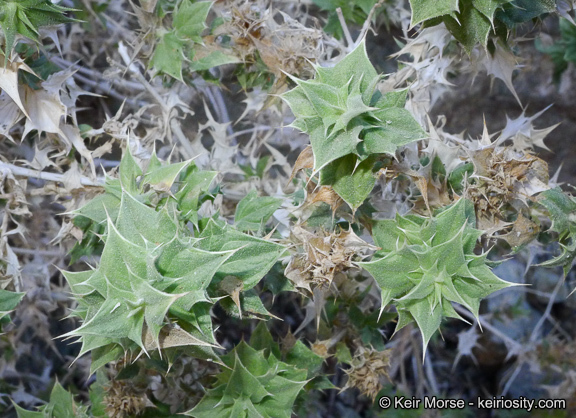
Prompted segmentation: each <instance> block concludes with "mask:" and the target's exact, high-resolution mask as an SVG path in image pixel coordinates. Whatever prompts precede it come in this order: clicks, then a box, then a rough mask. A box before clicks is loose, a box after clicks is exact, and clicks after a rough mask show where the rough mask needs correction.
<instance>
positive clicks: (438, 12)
mask: <svg viewBox="0 0 576 418" xmlns="http://www.w3.org/2000/svg"><path fill="white" fill-rule="evenodd" d="M410 8H411V9H412V19H411V21H410V26H412V27H414V26H416V25H417V24H418V23H422V22H424V21H426V20H430V19H434V18H436V17H440V16H444V15H450V14H453V13H455V12H457V11H458V10H459V8H458V0H410Z"/></svg>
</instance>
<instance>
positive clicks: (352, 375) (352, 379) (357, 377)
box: [342, 346, 392, 400]
mask: <svg viewBox="0 0 576 418" xmlns="http://www.w3.org/2000/svg"><path fill="white" fill-rule="evenodd" d="M391 353H392V350H384V351H377V350H374V349H373V348H366V347H364V346H360V347H358V349H357V350H356V353H355V354H354V358H353V359H352V362H351V363H350V366H351V367H350V369H348V370H344V371H345V372H346V374H347V375H348V382H346V386H344V387H343V388H342V390H346V389H348V388H358V389H359V390H360V392H361V393H362V394H363V395H366V396H368V397H369V398H371V399H372V400H374V399H375V398H376V395H377V394H378V392H380V390H382V387H383V386H384V385H383V383H382V382H383V380H384V378H387V379H388V380H390V376H389V375H388V370H389V369H390V354H391Z"/></svg>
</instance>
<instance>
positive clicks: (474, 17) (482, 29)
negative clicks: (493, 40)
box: [443, 2, 493, 54]
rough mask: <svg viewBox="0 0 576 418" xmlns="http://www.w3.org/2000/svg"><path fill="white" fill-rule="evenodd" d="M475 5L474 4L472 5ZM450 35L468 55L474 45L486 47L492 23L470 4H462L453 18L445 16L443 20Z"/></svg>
mask: <svg viewBox="0 0 576 418" xmlns="http://www.w3.org/2000/svg"><path fill="white" fill-rule="evenodd" d="M474 4H475V3H474ZM443 20H444V23H445V24H446V27H447V28H448V30H449V31H450V33H451V34H452V35H453V36H454V37H455V38H456V39H457V40H458V41H459V42H460V43H461V44H462V46H463V47H464V49H465V50H466V52H468V54H470V53H471V52H472V49H473V48H474V46H475V45H476V44H480V45H483V46H486V45H487V44H488V39H489V37H490V33H491V32H492V28H493V27H492V23H491V22H490V20H489V19H488V18H487V17H486V16H485V15H484V14H483V13H482V12H481V11H479V10H478V9H477V8H476V7H474V5H473V4H472V3H467V2H463V3H462V5H461V7H460V12H459V13H456V14H455V16H454V17H452V16H446V17H445V18H444V19H443Z"/></svg>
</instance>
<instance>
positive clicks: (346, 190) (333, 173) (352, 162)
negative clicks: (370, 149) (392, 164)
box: [320, 154, 376, 211]
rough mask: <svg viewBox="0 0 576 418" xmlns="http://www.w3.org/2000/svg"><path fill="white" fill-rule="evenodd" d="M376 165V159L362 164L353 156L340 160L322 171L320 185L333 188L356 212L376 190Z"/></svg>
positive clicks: (367, 160)
mask: <svg viewBox="0 0 576 418" xmlns="http://www.w3.org/2000/svg"><path fill="white" fill-rule="evenodd" d="M374 163H375V158H374V157H369V158H367V159H365V160H364V161H362V162H360V161H359V160H358V157H356V156H355V155H352V154H350V155H347V156H345V157H342V158H339V159H337V160H336V161H333V162H331V163H330V164H328V165H327V166H326V167H325V168H324V169H323V170H322V172H321V176H320V184H322V185H328V186H332V187H333V188H334V191H336V193H338V195H339V196H340V197H341V198H342V199H344V201H345V202H346V203H348V205H349V206H350V207H351V208H352V210H353V211H356V209H358V208H359V207H360V205H362V203H363V202H364V200H366V198H367V197H368V195H369V194H370V192H371V191H372V189H373V188H374V183H375V182H376V177H375V176H374V173H373V172H372V171H373V168H374Z"/></svg>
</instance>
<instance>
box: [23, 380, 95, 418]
mask: <svg viewBox="0 0 576 418" xmlns="http://www.w3.org/2000/svg"><path fill="white" fill-rule="evenodd" d="M14 407H15V408H16V413H17V414H18V418H52V417H77V418H88V417H89V416H90V415H89V414H88V407H86V406H83V405H82V404H77V403H76V402H74V397H73V396H72V394H71V393H70V392H68V391H67V390H66V389H64V388H63V387H62V386H61V385H60V383H59V382H58V381H57V382H56V383H55V384H54V387H53V388H52V392H51V393H50V402H48V404H46V405H42V406H41V407H39V408H38V409H39V412H34V411H27V410H25V409H23V408H21V407H19V406H18V405H16V404H14Z"/></svg>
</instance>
